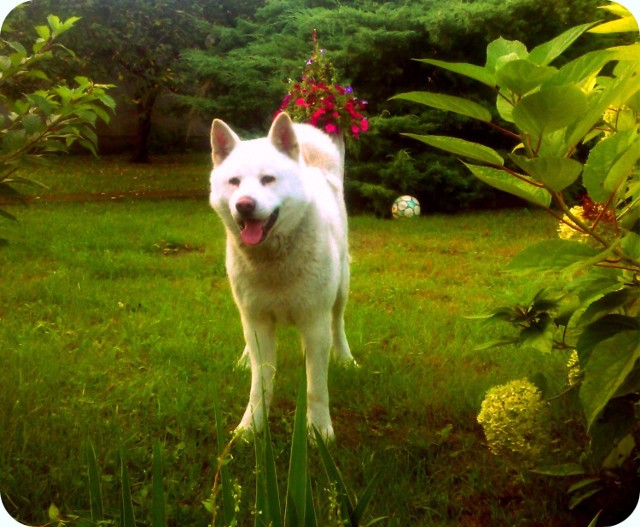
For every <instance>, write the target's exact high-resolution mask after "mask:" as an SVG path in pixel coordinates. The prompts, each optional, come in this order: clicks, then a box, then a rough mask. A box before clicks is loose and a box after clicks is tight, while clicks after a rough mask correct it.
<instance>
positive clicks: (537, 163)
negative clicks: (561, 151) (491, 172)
mask: <svg viewBox="0 0 640 527" xmlns="http://www.w3.org/2000/svg"><path fill="white" fill-rule="evenodd" d="M509 158H510V159H511V160H512V161H513V162H514V163H515V164H516V165H518V166H519V167H520V168H521V169H522V170H524V171H525V172H526V173H527V174H529V175H530V176H531V177H533V178H534V179H536V180H537V181H540V182H542V183H544V184H545V185H546V186H547V187H548V188H550V189H551V190H553V191H555V192H560V191H561V190H564V189H565V188H567V187H568V186H569V185H571V184H572V183H574V182H575V181H576V180H577V179H578V176H580V172H582V165H581V164H580V163H579V162H578V161H576V160H574V159H569V158H566V157H537V158H533V159H531V158H528V157H524V156H519V155H515V154H511V155H510V156H509Z"/></svg>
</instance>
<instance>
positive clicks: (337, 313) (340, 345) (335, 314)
mask: <svg viewBox="0 0 640 527" xmlns="http://www.w3.org/2000/svg"><path fill="white" fill-rule="evenodd" d="M348 296H349V264H348V262H347V263H345V265H344V266H343V269H342V283H341V284H340V288H339V290H338V295H337V296H336V301H335V303H334V304H333V310H332V313H331V334H332V337H333V359H334V360H335V361H336V362H338V363H339V364H345V365H350V364H351V365H356V361H355V359H354V358H353V355H351V350H350V349H349V343H348V342H347V335H346V333H345V329H344V311H345V309H346V307H347V298H348Z"/></svg>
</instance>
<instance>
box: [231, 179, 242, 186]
mask: <svg viewBox="0 0 640 527" xmlns="http://www.w3.org/2000/svg"><path fill="white" fill-rule="evenodd" d="M229 185H231V186H232V187H237V186H239V185H240V178H239V177H232V178H231V179H230V180H229Z"/></svg>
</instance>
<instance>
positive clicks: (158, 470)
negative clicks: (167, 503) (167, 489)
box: [151, 441, 166, 527]
mask: <svg viewBox="0 0 640 527" xmlns="http://www.w3.org/2000/svg"><path fill="white" fill-rule="evenodd" d="M162 479H163V466H162V449H161V447H160V443H159V442H158V441H155V442H154V443H153V467H152V472H151V481H152V483H151V526H152V527H165V525H166V518H165V513H164V488H163V485H162Z"/></svg>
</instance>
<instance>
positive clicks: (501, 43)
mask: <svg viewBox="0 0 640 527" xmlns="http://www.w3.org/2000/svg"><path fill="white" fill-rule="evenodd" d="M528 56H529V53H528V52H527V47H526V46H525V45H524V44H523V43H522V42H520V41H518V40H505V39H504V38H502V37H500V38H498V39H496V40H494V41H493V42H491V43H490V44H489V45H488V46H487V62H486V64H485V69H486V70H487V71H488V72H489V73H495V72H496V71H497V70H499V69H500V68H501V67H502V66H504V65H505V64H506V63H507V62H510V61H512V60H518V59H526V58H527V57H528Z"/></svg>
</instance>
